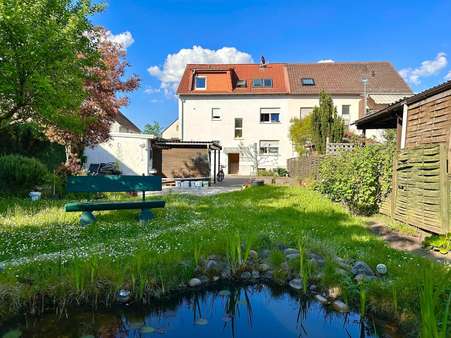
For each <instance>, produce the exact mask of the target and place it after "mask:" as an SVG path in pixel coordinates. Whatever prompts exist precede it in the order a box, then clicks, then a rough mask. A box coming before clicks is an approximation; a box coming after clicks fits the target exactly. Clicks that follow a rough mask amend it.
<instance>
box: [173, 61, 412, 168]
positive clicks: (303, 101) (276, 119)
mask: <svg viewBox="0 0 451 338" xmlns="http://www.w3.org/2000/svg"><path fill="white" fill-rule="evenodd" d="M321 90H324V91H326V92H327V93H328V94H330V95H331V96H332V98H333V101H334V105H335V106H336V107H337V111H338V114H339V115H340V116H342V117H343V119H344V120H345V122H346V124H347V125H348V127H349V129H350V130H352V131H355V132H356V133H357V132H358V131H357V130H356V129H355V127H354V126H353V125H352V123H353V122H354V121H355V120H357V119H358V118H359V117H362V116H364V115H365V114H366V112H368V111H369V110H371V109H372V107H374V108H380V107H381V106H384V105H388V104H390V103H393V102H395V101H397V100H399V99H401V98H403V97H406V96H409V95H411V94H412V92H411V90H410V88H409V86H408V85H407V84H406V83H405V82H404V80H403V79H402V78H401V77H400V76H399V74H398V73H397V71H396V70H395V69H394V68H393V67H392V65H391V64H390V63H388V62H351V63H318V64H286V63H272V64H265V63H261V64H189V65H187V66H186V69H185V72H184V74H183V77H182V79H181V82H180V85H179V88H178V90H177V94H178V99H179V116H178V121H177V124H178V133H179V138H180V139H181V140H182V141H193V140H196V141H210V140H215V141H219V142H220V144H221V146H222V147H223V149H222V153H221V162H222V163H223V164H224V165H225V173H228V174H249V173H250V172H253V171H255V169H256V168H255V167H256V166H258V168H259V169H260V168H264V169H271V168H276V167H286V161H287V159H288V158H291V157H293V156H296V153H295V150H294V146H293V144H292V142H291V141H290V138H289V127H290V121H291V120H292V119H293V118H299V117H304V116H306V115H308V114H310V113H311V112H312V110H313V108H314V107H315V106H317V105H318V104H319V94H320V92H321ZM365 103H366V109H365ZM374 135H376V134H374ZM367 136H368V134H367ZM369 136H371V135H369Z"/></svg>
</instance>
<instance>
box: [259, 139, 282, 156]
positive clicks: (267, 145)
mask: <svg viewBox="0 0 451 338" xmlns="http://www.w3.org/2000/svg"><path fill="white" fill-rule="evenodd" d="M260 154H262V155H277V154H279V141H260Z"/></svg>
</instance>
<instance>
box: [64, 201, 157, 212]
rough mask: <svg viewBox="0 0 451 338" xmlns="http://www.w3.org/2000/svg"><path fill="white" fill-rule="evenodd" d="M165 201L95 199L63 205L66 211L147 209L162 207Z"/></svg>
mask: <svg viewBox="0 0 451 338" xmlns="http://www.w3.org/2000/svg"><path fill="white" fill-rule="evenodd" d="M165 204H166V202H165V201H117V202H113V201H95V202H72V203H67V204H66V205H65V206H64V210H65V211H66V212H76V211H99V210H125V209H148V208H164V206H165Z"/></svg>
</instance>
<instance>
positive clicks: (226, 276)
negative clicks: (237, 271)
mask: <svg viewBox="0 0 451 338" xmlns="http://www.w3.org/2000/svg"><path fill="white" fill-rule="evenodd" d="M221 278H222V279H230V278H232V271H230V269H224V271H222V272H221Z"/></svg>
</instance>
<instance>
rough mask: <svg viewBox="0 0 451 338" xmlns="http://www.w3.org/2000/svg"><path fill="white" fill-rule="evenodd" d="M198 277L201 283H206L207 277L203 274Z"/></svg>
mask: <svg viewBox="0 0 451 338" xmlns="http://www.w3.org/2000/svg"><path fill="white" fill-rule="evenodd" d="M199 279H200V281H201V282H202V283H208V281H209V279H208V277H207V276H204V275H202V276H200V277H199Z"/></svg>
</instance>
